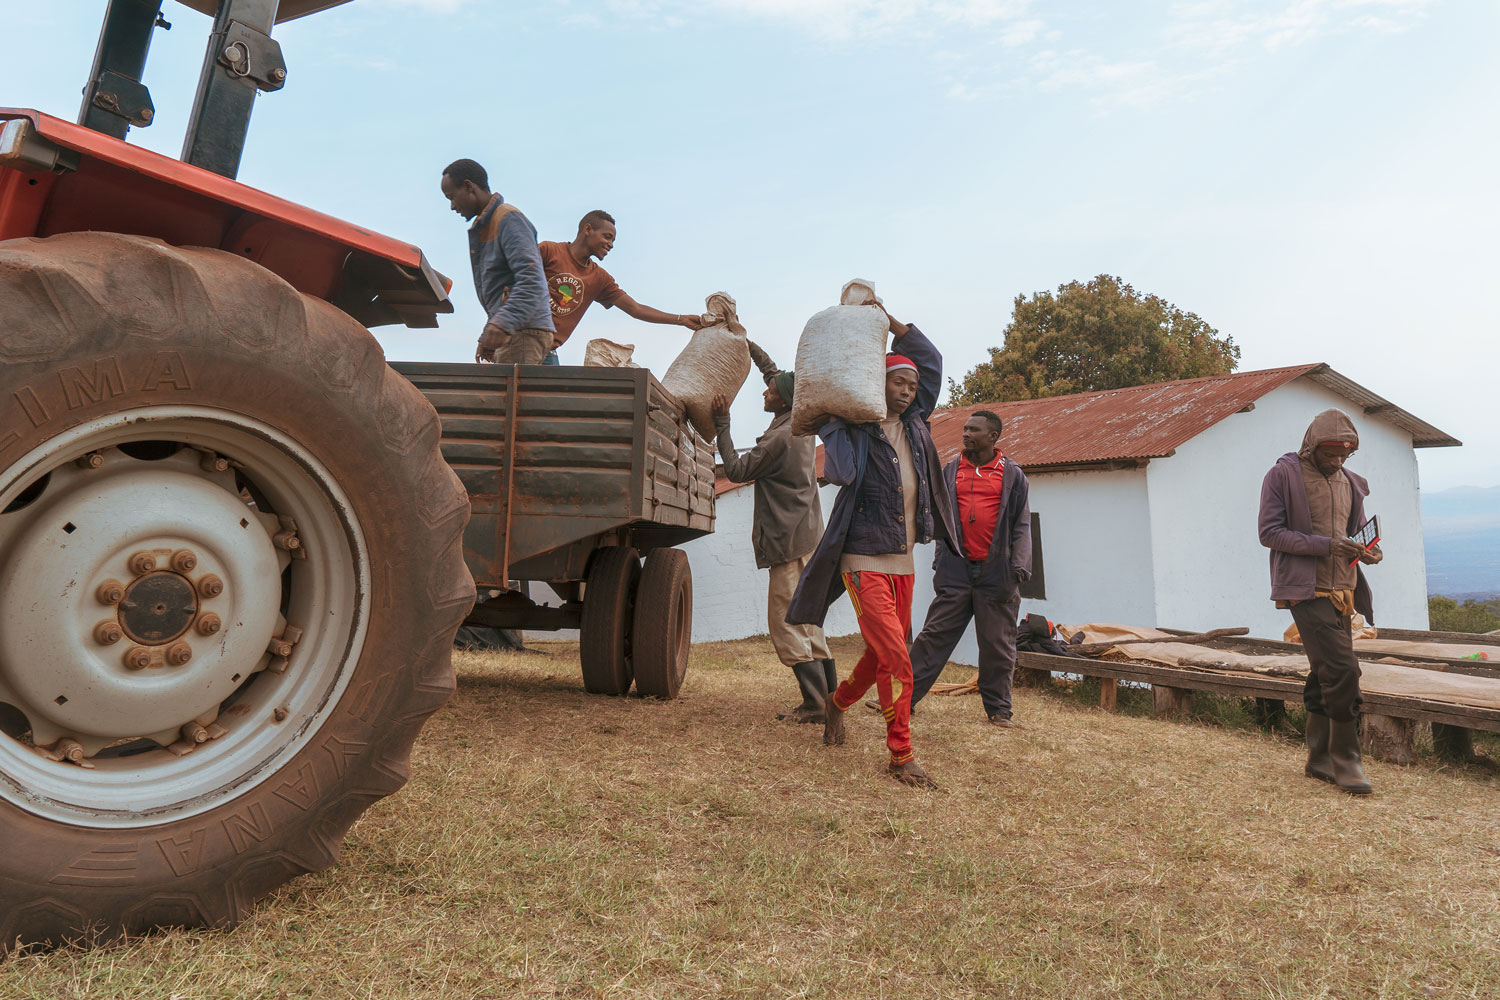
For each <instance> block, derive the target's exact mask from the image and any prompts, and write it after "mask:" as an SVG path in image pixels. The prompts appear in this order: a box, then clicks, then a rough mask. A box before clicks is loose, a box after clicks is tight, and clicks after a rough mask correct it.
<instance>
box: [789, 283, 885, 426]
mask: <svg viewBox="0 0 1500 1000" xmlns="http://www.w3.org/2000/svg"><path fill="white" fill-rule="evenodd" d="M879 301H880V300H879V299H878V298H876V297H875V286H874V285H872V284H871V283H870V282H868V281H860V280H858V279H856V280H854V281H851V282H849V283H848V284H847V285H845V286H844V290H843V293H842V294H841V295H840V296H839V305H836V306H833V307H832V308H830V309H824V310H823V311H822V312H820V313H818V314H817V315H816V316H814V317H813V318H812V319H810V320H808V321H807V326H805V327H803V328H802V339H800V340H799V341H797V367H796V373H797V387H796V389H795V390H793V393H792V433H793V434H815V433H817V430H818V428H819V427H820V426H821V425H822V423H823V420H824V419H825V418H827V417H830V416H832V417H842V418H843V419H844V420H848V421H852V422H854V423H863V422H864V421H867V420H884V419H885V410H886V407H885V338H886V334H887V333H888V332H889V330H890V321H889V319H888V318H887V317H886V314H885V311H884V310H882V309H879V308H877V307H876V303H878V302H879Z"/></svg>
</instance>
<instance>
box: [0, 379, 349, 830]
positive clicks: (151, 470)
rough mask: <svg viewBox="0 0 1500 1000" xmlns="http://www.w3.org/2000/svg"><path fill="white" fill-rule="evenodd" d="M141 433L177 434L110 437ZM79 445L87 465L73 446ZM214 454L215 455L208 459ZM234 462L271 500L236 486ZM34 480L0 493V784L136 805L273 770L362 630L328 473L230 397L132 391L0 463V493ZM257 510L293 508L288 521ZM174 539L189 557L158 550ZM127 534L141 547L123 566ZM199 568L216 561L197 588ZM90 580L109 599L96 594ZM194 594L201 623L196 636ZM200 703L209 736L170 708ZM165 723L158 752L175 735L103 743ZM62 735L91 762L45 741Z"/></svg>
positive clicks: (25, 801) (342, 671)
mask: <svg viewBox="0 0 1500 1000" xmlns="http://www.w3.org/2000/svg"><path fill="white" fill-rule="evenodd" d="M144 441H170V442H174V443H177V444H179V445H181V446H183V447H182V448H181V449H180V450H178V451H177V452H176V453H175V454H172V455H171V456H169V457H165V458H157V459H156V460H149V461H148V460H145V459H143V458H141V457H132V455H131V454H128V453H127V452H125V451H121V450H120V446H121V445H125V446H126V447H127V449H131V448H132V444H133V443H136V442H144ZM132 450H134V451H135V452H136V453H137V455H139V454H140V453H141V452H140V449H139V448H134V449H132ZM91 454H97V455H98V456H99V457H98V458H97V459H95V460H94V465H93V466H90V467H86V466H85V465H84V464H81V463H80V461H79V460H80V459H82V460H84V462H85V463H86V462H87V461H88V460H87V457H86V456H88V455H91ZM215 455H216V456H221V457H222V458H225V459H228V460H230V462H232V463H233V466H234V467H233V468H231V469H230V470H229V471H215V470H214V469H213V467H212V465H211V456H215ZM236 477H238V481H240V482H244V483H248V484H249V485H250V487H251V490H252V491H254V493H255V494H256V495H258V496H259V497H260V498H261V500H262V501H263V502H264V503H265V504H266V505H267V506H268V507H269V508H270V510H258V509H257V507H256V506H254V505H253V504H250V503H246V501H245V500H244V499H242V498H241V496H240V495H238V493H237V490H236V485H235V483H236ZM44 479H45V487H44V488H42V489H41V491H40V493H39V494H37V495H34V496H32V497H31V498H30V500H29V502H27V503H26V505H25V506H24V507H21V508H20V509H18V510H15V511H13V512H10V513H0V568H3V572H0V703H3V704H6V705H9V706H12V707H11V708H10V709H8V710H0V711H3V712H5V718H4V719H3V720H0V721H8V723H9V728H10V730H11V732H10V733H9V734H4V735H0V798H4V799H5V800H7V801H10V802H12V803H14V804H16V805H17V806H20V807H21V808H23V809H25V810H27V811H28V812H32V813H35V814H37V815H40V816H44V817H46V818H49V819H54V820H57V821H60V822H66V823H71V824H75V825H82V826H90V827H127V826H139V825H142V824H147V823H159V822H164V821H167V820H171V819H177V818H182V817H185V816H191V815H194V814H196V813H201V812H203V811H206V810H208V809H211V808H213V807H214V806H215V805H216V804H218V803H219V802H221V801H223V800H224V799H225V798H227V797H229V796H231V795H240V794H243V793H244V792H245V791H246V790H248V789H249V788H251V787H253V786H254V785H256V784H257V783H259V782H260V781H262V780H264V779H265V778H267V777H269V776H271V775H272V774H274V773H276V771H277V770H278V766H277V765H278V762H280V761H284V760H286V759H287V758H289V757H290V756H291V755H293V754H295V753H296V752H297V751H298V750H299V749H301V747H303V746H304V745H305V744H306V743H307V742H308V741H309V740H310V739H311V738H312V736H313V735H314V734H315V733H316V732H317V731H318V729H319V728H320V725H321V723H322V722H323V720H324V719H325V718H326V716H327V714H328V713H329V712H330V711H331V710H332V709H333V707H334V706H335V705H336V704H337V703H338V700H339V698H340V696H341V695H342V693H343V691H344V688H345V687H346V686H347V684H348V680H349V675H350V674H351V673H352V671H353V668H354V665H355V664H356V663H357V662H358V659H359V654H360V651H361V650H362V648H363V645H364V639H365V630H366V625H367V622H368V605H369V593H370V586H369V558H368V552H367V549H366V546H365V540H364V535H363V532H362V530H361V528H360V525H359V524H358V522H357V520H356V518H355V517H354V514H353V512H352V510H351V508H350V504H349V502H348V498H347V496H346V495H345V494H344V492H343V491H342V490H341V489H340V488H339V486H338V484H337V483H336V482H335V481H334V479H333V477H332V476H331V475H330V474H329V473H328V471H327V470H326V469H325V468H324V467H323V465H322V464H321V463H320V462H319V461H317V460H316V459H315V458H314V457H313V456H312V455H311V454H309V453H308V452H307V451H306V450H305V449H303V448H302V447H300V446H299V445H298V444H297V443H296V442H295V441H293V440H291V439H290V438H288V437H287V436H286V435H284V434H282V433H281V432H279V431H277V430H275V429H273V428H271V427H269V426H267V425H265V424H263V423H261V422H260V421H257V420H254V419H251V418H249V417H246V416H244V415H243V414H237V413H231V412H228V411H221V410H217V409H213V408H210V407H151V408H143V409H137V410H129V411H125V412H122V413H118V414H114V415H111V416H109V417H106V418H101V419H99V420H96V421H92V422H90V423H88V424H84V425H82V426H80V427H76V428H73V429H72V430H70V431H68V432H67V433H65V434H63V435H60V436H58V437H56V438H53V439H51V440H49V441H48V442H46V443H45V444H44V445H43V446H41V447H39V448H38V449H37V450H35V451H33V452H32V453H31V454H29V455H26V456H25V457H24V458H22V459H21V460H20V461H18V462H16V463H15V464H14V465H13V466H11V467H10V468H8V469H6V470H4V471H3V472H0V511H4V510H6V508H7V507H9V506H10V505H11V504H12V503H14V502H17V501H18V498H22V497H23V496H24V495H26V494H27V491H28V489H29V488H30V489H31V490H32V492H33V493H35V488H36V486H37V484H39V483H41V482H43V480H44ZM275 515H282V516H286V517H290V518H291V519H292V521H293V522H295V532H294V534H295V536H296V542H294V543H288V542H287V541H286V532H287V531H288V528H287V523H286V522H284V521H279V520H278V517H277V516H275ZM278 533H281V536H282V545H281V546H280V547H278V545H277V544H275V543H274V542H273V536H275V535H277V534H278ZM288 544H291V545H295V546H296V547H297V548H300V550H301V555H302V556H303V557H298V558H294V555H297V554H298V553H296V552H295V551H289V550H288V549H287V548H286V547H285V546H286V545H288ZM184 551H186V552H190V553H191V554H192V556H193V559H192V560H182V561H180V562H178V563H176V564H173V563H172V562H171V560H172V558H173V557H174V556H176V557H177V558H179V559H181V556H180V555H179V554H180V553H181V552H184ZM140 553H153V554H154V555H155V557H156V560H157V567H156V568H155V569H146V568H145V567H144V566H143V565H142V564H140V563H137V564H135V565H134V566H132V565H131V563H130V559H131V557H132V556H133V555H138V554H140ZM174 565H175V567H176V568H174ZM189 565H191V569H185V570H183V571H182V572H177V568H181V567H184V566H189ZM208 575H213V576H216V577H218V578H219V579H220V580H221V582H222V591H221V592H220V593H217V594H214V595H213V596H211V597H209V596H205V594H207V593H211V592H212V587H211V586H210V585H208V584H205V583H204V581H203V578H204V577H206V576H208ZM148 577H149V579H148ZM110 582H115V583H120V584H123V585H124V587H125V590H126V592H127V598H126V600H124V601H121V602H115V603H110V604H106V603H103V600H104V599H103V598H102V597H101V596H100V595H101V591H102V590H105V589H108V588H107V587H106V586H105V585H106V584H108V583H110ZM283 607H284V609H285V615H284V616H283V614H282V610H283ZM210 613H212V614H213V615H217V616H218V618H219V621H220V628H219V630H218V631H217V632H214V633H213V634H211V635H205V634H202V631H206V630H207V629H208V628H209V626H208V625H206V624H203V625H201V629H202V631H200V623H202V622H204V620H205V619H206V617H208V616H209V614H210ZM184 616H186V617H184ZM110 621H114V622H116V623H117V624H119V625H120V631H121V632H122V633H123V634H122V635H121V637H120V638H118V639H116V640H113V641H109V637H108V636H107V635H106V636H105V637H103V638H101V637H100V632H99V631H96V629H97V628H98V626H101V625H105V624H107V623H108V622H110ZM185 621H186V622H188V624H187V626H186V627H185V628H184V622H185ZM288 624H289V625H292V626H296V627H297V628H300V629H301V630H302V634H301V636H300V639H299V640H298V641H297V642H296V644H295V646H294V647H293V649H292V654H291V656H290V657H289V658H288V659H287V660H285V661H273V657H272V655H271V653H270V652H268V644H269V643H270V642H271V640H272V639H273V638H276V637H279V636H282V635H284V634H285V633H284V631H283V629H284V627H285V626H286V625H288ZM184 648H185V649H186V651H187V652H186V655H185V656H184V655H183V653H182V652H181V650H182V649H184ZM138 649H143V650H145V651H146V653H145V656H146V657H147V658H148V659H149V660H150V662H149V665H147V666H143V667H139V668H138V669H132V668H131V666H129V665H127V659H126V654H127V653H130V652H133V651H135V650H138ZM173 655H176V656H177V657H178V658H179V659H180V660H181V662H178V661H175V660H172V659H171V657H172V656H173ZM133 662H137V663H138V661H133ZM276 666H285V670H284V671H283V672H280V673H278V672H275V670H274V669H268V667H276ZM17 713H20V714H19V716H18V715H17ZM22 718H24V721H25V725H26V727H27V729H28V730H29V731H27V732H24V733H21V732H17V730H18V729H19V728H20V726H21V721H20V720H21V719H22ZM200 724H201V725H202V726H203V731H202V732H199V733H198V736H199V738H201V737H202V736H204V735H206V734H209V733H212V734H213V737H214V738H210V739H208V740H207V741H206V742H203V743H201V744H194V743H193V741H192V740H190V739H187V738H186V737H185V736H184V735H183V733H182V727H183V726H188V727H189V728H191V727H193V726H197V725H200ZM219 730H222V733H221V732H219ZM187 735H192V734H191V733H189V734H187ZM174 737H176V740H177V743H176V748H177V750H178V751H180V750H182V749H183V748H185V747H187V746H194V749H192V750H191V751H190V752H188V753H185V754H182V755H179V754H178V753H177V752H173V751H169V750H167V749H160V748H156V749H148V750H146V751H145V752H139V753H132V754H131V755H128V756H116V755H115V754H116V753H117V752H118V749H119V747H120V745H122V744H124V743H126V741H131V743H132V746H133V747H136V748H138V747H141V746H147V745H149V744H143V743H141V742H140V740H141V739H142V738H149V739H151V740H153V741H154V742H155V743H156V744H158V745H160V746H165V745H166V744H167V743H168V742H169V741H171V740H173V738H174ZM36 744H43V746H42V747H41V748H39V747H38V746H37V745H36ZM111 745H113V748H111ZM69 747H71V748H72V749H73V751H74V754H75V755H77V756H80V757H82V758H83V761H84V762H86V763H88V764H92V765H93V766H92V768H88V767H84V766H79V765H78V764H75V763H71V762H68V761H62V760H53V759H49V758H48V756H47V753H48V752H50V753H52V754H53V755H54V756H56V755H57V754H58V753H59V752H60V751H61V750H65V749H67V748H69Z"/></svg>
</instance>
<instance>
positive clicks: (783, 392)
mask: <svg viewBox="0 0 1500 1000" xmlns="http://www.w3.org/2000/svg"><path fill="white" fill-rule="evenodd" d="M766 381H768V382H769V383H770V384H771V385H774V386H775V387H776V395H778V396H780V397H781V401H782V402H783V403H785V404H786V405H787V406H791V405H792V393H793V391H795V390H796V388H797V376H796V374H795V373H793V372H777V373H776V374H775V375H772V376H771V377H770V378H769V379H767V380H766Z"/></svg>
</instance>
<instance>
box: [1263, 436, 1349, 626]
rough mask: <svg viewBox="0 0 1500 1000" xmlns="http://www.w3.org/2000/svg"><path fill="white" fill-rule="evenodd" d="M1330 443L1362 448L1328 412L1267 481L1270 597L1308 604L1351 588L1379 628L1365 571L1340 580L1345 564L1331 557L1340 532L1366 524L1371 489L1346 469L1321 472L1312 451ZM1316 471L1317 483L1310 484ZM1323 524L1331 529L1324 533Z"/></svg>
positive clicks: (1265, 516)
mask: <svg viewBox="0 0 1500 1000" xmlns="http://www.w3.org/2000/svg"><path fill="white" fill-rule="evenodd" d="M1325 441H1341V442H1344V443H1347V444H1353V445H1358V444H1359V432H1358V431H1356V430H1355V429H1354V423H1353V421H1351V420H1350V419H1349V417H1348V416H1346V415H1345V414H1344V413H1342V412H1341V411H1339V410H1324V411H1323V412H1322V413H1320V414H1318V415H1317V416H1316V417H1314V418H1313V421H1312V423H1311V424H1310V425H1308V428H1307V433H1306V434H1304V435H1303V437H1302V447H1301V448H1300V449H1298V450H1297V451H1295V452H1288V453H1287V454H1285V455H1282V456H1281V458H1279V459H1277V460H1276V464H1275V465H1273V466H1272V467H1271V471H1270V472H1268V473H1266V477H1265V480H1264V481H1263V482H1262V483H1261V490H1260V522H1259V528H1260V542H1261V544H1262V545H1264V546H1266V548H1268V549H1270V550H1271V553H1270V562H1271V599H1272V600H1275V601H1306V600H1311V599H1312V598H1313V597H1314V596H1315V594H1317V593H1318V592H1319V591H1322V592H1329V591H1332V590H1351V589H1352V590H1353V591H1354V606H1355V608H1356V609H1358V610H1359V611H1360V612H1361V613H1362V614H1363V615H1364V616H1365V619H1366V620H1367V621H1369V622H1370V623H1371V624H1374V622H1375V616H1374V613H1373V610H1372V607H1371V599H1370V598H1371V595H1370V588H1369V585H1368V584H1367V583H1366V582H1365V578H1364V574H1363V573H1362V572H1361V571H1360V568H1359V567H1358V566H1357V565H1356V566H1354V567H1352V568H1351V567H1348V566H1342V572H1343V573H1344V574H1345V575H1343V576H1337V575H1335V574H1336V573H1338V572H1339V571H1340V568H1341V561H1340V560H1335V559H1333V558H1332V557H1331V556H1330V555H1329V548H1330V546H1331V545H1332V542H1333V537H1332V535H1333V531H1334V530H1340V531H1342V532H1343V533H1344V534H1345V535H1352V534H1353V533H1354V531H1355V530H1356V529H1357V528H1358V527H1359V526H1360V525H1361V524H1363V523H1364V520H1365V497H1367V496H1369V494H1370V486H1369V483H1367V482H1366V481H1365V479H1364V477H1363V476H1361V475H1359V474H1358V473H1355V472H1351V471H1350V470H1349V469H1347V468H1345V469H1341V470H1339V472H1338V473H1336V474H1335V475H1334V476H1324V475H1323V474H1322V473H1321V472H1318V471H1317V467H1316V466H1315V465H1313V464H1312V453H1313V449H1315V448H1316V447H1317V446H1318V445H1319V444H1322V443H1323V442H1325ZM1309 467H1310V468H1311V469H1312V473H1311V475H1312V477H1315V479H1311V480H1310V478H1309V474H1308V471H1307V470H1308V468H1309ZM1345 496H1347V501H1345V500H1344V499H1342V498H1343V497H1345ZM1345 503H1347V507H1346V506H1345ZM1315 509H1316V511H1317V512H1316V513H1314V511H1315ZM1320 523H1321V524H1323V525H1324V526H1325V528H1326V530H1319V528H1318V525H1319V524H1320ZM1324 584H1328V585H1327V586H1325V585H1324Z"/></svg>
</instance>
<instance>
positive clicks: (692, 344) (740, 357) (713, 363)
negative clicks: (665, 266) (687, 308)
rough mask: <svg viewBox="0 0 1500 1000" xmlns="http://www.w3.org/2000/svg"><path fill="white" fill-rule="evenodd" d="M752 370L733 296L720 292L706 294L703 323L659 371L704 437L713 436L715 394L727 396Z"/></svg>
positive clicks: (731, 397) (734, 392)
mask: <svg viewBox="0 0 1500 1000" xmlns="http://www.w3.org/2000/svg"><path fill="white" fill-rule="evenodd" d="M749 374H750V342H749V340H748V339H747V338H746V337H745V328H744V327H743V326H741V325H740V320H739V316H738V315H737V313H736V308H735V304H734V299H732V298H730V297H729V296H728V294H726V293H724V292H715V293H714V294H713V295H710V296H709V297H708V302H707V309H706V310H705V311H704V313H703V327H702V328H701V329H699V330H698V331H697V332H695V333H694V334H693V337H692V339H691V340H689V341H688V344H687V346H686V347H684V348H683V349H682V353H681V354H679V355H677V360H675V361H673V362H672V366H671V367H670V368H668V369H667V373H666V374H665V375H663V376H662V380H661V384H662V388H663V389H666V390H667V391H668V392H670V393H671V394H672V395H674V396H676V397H677V399H678V400H679V401H680V402H681V403H682V405H683V407H684V408H685V409H686V410H687V415H688V419H689V420H690V421H692V424H693V427H694V428H695V429H696V430H697V431H698V433H699V434H701V435H703V437H704V439H705V440H708V441H712V440H713V439H714V437H715V436H716V435H715V432H714V413H713V401H714V396H723V397H724V398H725V399H727V400H729V401H730V402H734V397H735V396H736V395H737V394H738V393H739V391H740V386H742V385H744V384H745V376H747V375H749Z"/></svg>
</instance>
